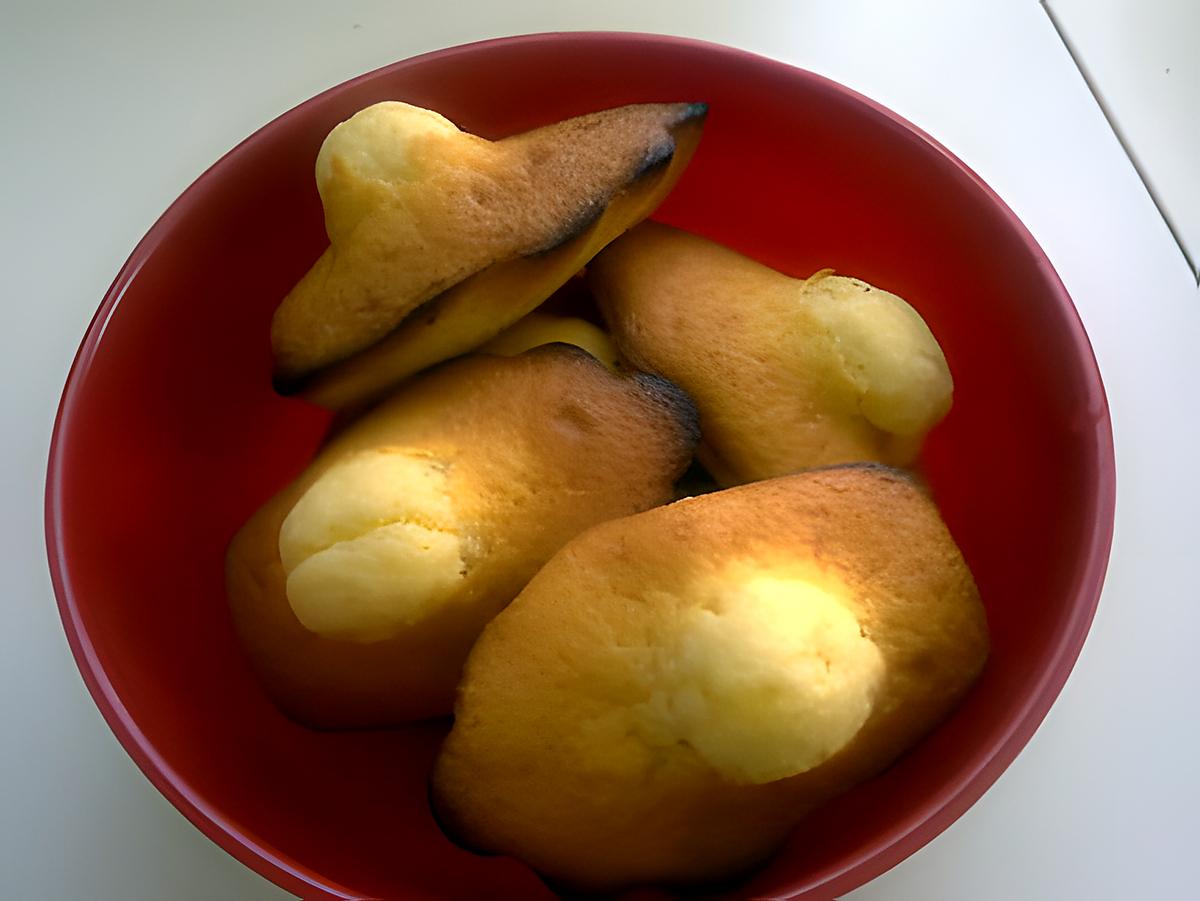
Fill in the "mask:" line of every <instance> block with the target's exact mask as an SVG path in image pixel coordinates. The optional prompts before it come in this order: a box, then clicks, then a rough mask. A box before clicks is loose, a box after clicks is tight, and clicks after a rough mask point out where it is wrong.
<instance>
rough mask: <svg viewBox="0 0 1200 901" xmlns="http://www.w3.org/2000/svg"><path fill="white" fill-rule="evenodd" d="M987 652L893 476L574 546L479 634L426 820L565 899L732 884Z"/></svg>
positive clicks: (953, 567) (732, 501)
mask: <svg viewBox="0 0 1200 901" xmlns="http://www.w3.org/2000/svg"><path fill="white" fill-rule="evenodd" d="M986 655H987V628H986V622H985V618H984V612H983V608H982V606H981V605H980V602H979V596H978V593H977V591H976V588H975V583H974V581H973V580H972V578H971V573H970V572H969V570H968V569H967V566H966V564H965V563H964V562H963V559H962V556H961V554H960V553H959V551H958V548H957V547H956V546H955V544H954V541H953V540H952V538H951V537H950V534H949V532H948V531H947V530H946V527H945V525H944V524H943V522H942V520H941V517H940V516H939V515H938V512H937V509H936V507H935V506H934V504H933V503H932V501H931V500H930V499H929V498H928V497H927V496H926V495H925V493H924V492H923V491H922V490H920V489H919V488H918V487H917V486H916V485H914V484H913V482H912V481H910V479H909V478H908V477H907V476H905V475H903V474H902V473H900V472H898V471H896V470H890V469H887V468H886V467H882V466H878V465H873V464H860V465H857V466H846V467H836V468H832V469H826V470H815V471H811V472H808V473H803V474H800V475H793V476H786V477H783V478H779V479H773V480H770V481H765V482H759V483H756V484H753V485H747V486H744V487H741V488H733V489H728V490H725V491H721V492H717V493H714V494H708V495H704V496H702V497H696V498H691V499H688V500H683V501H680V502H678V503H675V504H671V505H670V506H666V507H660V508H657V509H654V510H650V511H649V512H646V513H641V514H638V515H635V516H631V517H628V518H626V519H622V520H615V521H612V522H607V523H604V524H602V525H598V526H596V527H594V528H592V529H590V530H588V531H587V532H584V533H583V534H581V535H580V536H578V537H577V538H575V539H574V540H572V541H571V542H569V543H568V544H567V545H566V546H565V547H563V549H562V550H561V551H559V552H558V553H557V554H556V555H555V556H554V557H553V558H552V559H551V560H550V562H549V563H547V564H546V565H545V566H544V567H543V568H542V570H541V571H540V572H539V573H538V574H537V575H536V576H535V577H534V578H533V580H532V581H531V582H530V583H529V584H528V585H527V586H526V588H525V590H524V591H523V592H521V594H520V596H519V597H518V598H517V599H516V601H514V602H513V603H512V604H511V605H510V606H509V607H508V608H507V609H506V610H505V611H504V612H503V613H501V614H500V615H499V616H498V617H496V619H494V620H493V621H492V623H491V624H490V625H489V626H488V627H487V629H486V630H485V631H484V633H483V635H482V637H481V638H480V639H479V641H478V642H477V643H476V645H475V648H474V650H473V651H472V652H471V655H470V658H469V659H468V661H467V665H466V668H465V670H464V673H463V680H462V684H461V686H460V688H459V694H458V700H457V704H456V708H455V724H454V729H453V731H452V732H451V733H450V736H449V738H448V739H447V741H446V743H445V746H444V747H443V749H442V753H441V756H440V757H439V759H438V762H437V765H436V769H435V774H434V779H433V794H432V798H433V803H434V808H435V811H436V812H437V814H438V816H439V819H440V821H441V822H442V823H443V824H444V825H445V827H446V829H447V831H448V832H449V833H450V834H451V835H452V836H453V837H455V838H456V839H458V840H459V841H461V842H463V843H464V844H466V845H467V846H468V847H472V848H475V849H478V850H483V851H491V852H500V853H505V854H512V855H515V856H516V857H519V858H521V859H522V860H525V861H526V862H528V863H529V864H530V865H532V866H533V867H534V868H536V869H537V870H538V871H539V872H541V873H542V874H543V875H544V876H545V877H546V878H547V879H549V880H551V881H552V883H553V884H555V885H558V886H562V887H564V888H567V889H570V890H574V891H582V892H608V891H615V890H618V889H620V888H623V887H626V886H630V885H637V884H644V883H649V884H667V885H683V884H694V883H698V882H706V881H710V880H716V879H720V878H723V877H728V876H731V875H735V874H738V873H739V872H741V871H743V870H745V869H746V868H748V867H749V866H752V865H753V864H755V863H757V862H759V861H760V860H762V859H763V858H764V857H765V856H767V855H768V854H770V853H771V852H772V850H773V849H775V848H776V847H777V846H778V845H779V843H780V842H781V841H782V840H783V838H784V836H785V835H786V833H787V832H788V830H789V829H790V828H791V827H792V826H793V825H794V824H795V823H796V822H797V821H798V820H799V819H800V818H801V817H802V816H803V815H804V814H805V813H807V812H808V811H810V810H811V809H812V808H813V807H815V806H817V805H818V804H820V803H822V802H823V801H825V800H827V799H829V798H830V797H832V796H834V795H837V794H839V793H840V792H843V791H845V790H846V789H848V788H849V787H851V786H853V785H855V784H857V783H858V782H860V781H862V780H864V779H866V778H868V777H869V776H871V775H873V774H875V773H877V772H879V771H880V770H882V769H883V768H884V767H886V766H887V765H888V764H889V763H890V762H891V761H892V760H894V759H895V758H896V757H897V756H898V755H899V754H900V753H902V752H903V751H904V750H905V749H906V748H908V747H909V746H910V745H912V744H913V743H914V742H915V741H917V740H918V739H919V738H920V737H921V736H922V735H924V734H925V733H926V732H927V731H928V730H929V729H930V728H932V727H933V726H934V725H935V724H936V723H938V722H939V721H940V720H941V719H942V718H944V717H945V716H946V715H947V714H948V713H949V712H950V711H951V710H952V709H953V707H954V706H955V704H956V703H957V702H958V700H959V699H960V698H961V697H962V695H963V694H964V692H965V691H966V690H967V688H968V687H969V686H970V685H971V683H972V681H973V680H974V679H975V677H976V676H977V675H978V673H979V671H980V669H981V668H982V666H983V663H984V659H985V657H986Z"/></svg>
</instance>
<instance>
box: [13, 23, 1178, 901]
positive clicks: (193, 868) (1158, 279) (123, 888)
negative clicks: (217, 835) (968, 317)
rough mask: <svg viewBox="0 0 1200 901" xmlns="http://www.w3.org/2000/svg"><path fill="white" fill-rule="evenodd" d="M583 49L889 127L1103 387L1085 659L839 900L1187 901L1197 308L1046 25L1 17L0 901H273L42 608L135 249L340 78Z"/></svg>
mask: <svg viewBox="0 0 1200 901" xmlns="http://www.w3.org/2000/svg"><path fill="white" fill-rule="evenodd" d="M419 7H426V9H424V10H422V9H420V8H419ZM901 7H903V9H901ZM587 28H604V29H625V30H641V31H656V32H665V33H675V34H685V35H689V36H693V37H700V38H706V39H710V40H715V41H720V42H723V43H727V44H732V45H735V46H740V47H743V48H746V49H750V50H754V51H757V52H760V53H764V54H767V55H770V56H774V57H777V58H780V59H784V60H787V61H789V62H793V63H795V64H798V65H801V66H804V67H806V68H809V69H813V70H815V71H817V72H821V73H823V74H826V75H829V76H831V77H833V78H835V79H837V80H839V81H842V82H843V83H845V84H848V85H850V86H851V87H853V88H856V89H857V90H860V91H862V92H864V93H866V94H868V95H870V96H872V97H874V98H876V99H877V100H879V101H881V102H883V103H885V104H887V105H888V106H891V107H892V108H893V109H895V110H896V111H898V112H899V113H901V114H902V115H904V116H907V117H908V118H909V119H911V120H912V121H914V122H915V123H916V124H918V125H919V126H921V127H922V128H924V129H926V130H927V131H929V132H930V133H932V134H933V135H934V136H936V137H937V138H938V139H940V140H941V141H942V142H943V143H945V144H946V145H948V146H949V147H950V148H951V149H952V150H953V151H955V152H956V153H957V154H958V155H959V156H961V157H962V158H963V159H964V160H965V161H966V162H967V163H968V164H969V165H970V166H972V167H973V168H974V169H975V170H976V171H977V172H978V173H979V174H980V175H981V176H982V177H983V178H984V179H985V180H986V181H988V182H989V183H990V184H991V185H992V186H993V187H994V188H995V189H996V190H997V191H998V192H999V194H1000V195H1001V196H1002V197H1004V198H1005V199H1006V200H1007V201H1008V203H1009V204H1010V205H1011V206H1012V207H1013V208H1014V210H1015V211H1016V212H1017V214H1018V215H1019V216H1020V217H1021V218H1022V219H1023V220H1024V221H1025V223H1026V224H1027V225H1028V226H1029V228H1030V229H1031V230H1032V232H1033V234H1034V235H1035V236H1036V237H1037V239H1038V240H1039V241H1040V242H1041V243H1042V245H1043V247H1045V249H1046V251H1047V253H1048V254H1049V256H1050V258H1051V260H1052V261H1053V262H1054V264H1055V266H1056V267H1057V268H1058V271H1059V273H1060V274H1061V276H1062V278H1063V280H1064V282H1065V283H1066V285H1067V288H1068V289H1069V290H1070V292H1071V294H1072V296H1073V297H1074V299H1075V302H1076V304H1077V306H1078V307H1079V310H1080V313H1081V314H1082V317H1083V320H1084V323H1085V325H1086V327H1087V329H1088V331H1089V333H1090V335H1091V338H1092V341H1093V344H1094V345H1095V349H1096V353H1097V356H1098V358H1099V361H1100V365H1101V368H1102V370H1103V373H1104V377H1105V380H1106V383H1107V388H1108V393H1109V399H1110V402H1111V405H1112V414H1113V421H1114V427H1115V433H1116V448H1117V458H1118V473H1119V484H1118V508H1117V532H1116V541H1115V545H1114V548H1113V555H1112V562H1111V566H1110V568H1109V575H1108V583H1107V587H1106V588H1105V592H1104V596H1103V600H1102V602H1101V605H1100V611H1099V614H1098V616H1097V618H1096V622H1095V626H1094V628H1093V630H1092V634H1091V637H1090V638H1089V639H1088V643H1087V645H1086V647H1085V648H1084V651H1083V655H1082V657H1081V658H1080V661H1079V664H1078V666H1077V667H1076V670H1075V672H1074V674H1073V675H1072V677H1071V679H1070V681H1069V682H1068V684H1067V686H1066V689H1065V690H1064V692H1063V693H1062V696H1061V697H1060V699H1059V701H1058V703H1057V704H1056V705H1055V707H1054V709H1053V711H1052V712H1051V713H1050V716H1049V717H1048V718H1047V720H1046V722H1045V724H1044V725H1043V726H1042V728H1041V730H1040V731H1039V732H1038V733H1037V735H1036V736H1035V737H1034V739H1033V741H1032V742H1031V743H1030V744H1029V746H1028V747H1027V749H1026V750H1025V751H1024V752H1023V753H1022V754H1021V756H1020V757H1019V758H1018V760H1017V761H1016V762H1015V763H1014V764H1013V766H1012V767H1011V768H1010V769H1009V770H1008V772H1007V773H1006V774H1005V775H1004V776H1003V777H1002V778H1001V779H1000V780H999V782H998V783H997V784H996V785H995V787H994V788H993V789H992V790H991V791H989V792H988V793H987V795H986V796H985V797H984V798H983V799H982V800H981V801H980V802H979V803H978V804H976V805H975V806H974V807H973V808H972V809H971V810H970V811H969V812H968V813H967V814H966V815H965V816H964V817H963V818H962V819H961V820H960V821H959V822H957V823H956V824H955V825H953V826H952V827H951V828H950V829H949V830H948V831H947V832H945V833H944V834H943V835H942V836H941V837H939V838H938V839H936V840H935V841H934V842H933V843H932V844H930V845H929V846H928V847H926V848H925V849H924V850H922V851H921V852H919V853H918V854H916V855H915V856H914V857H912V858H910V859H909V860H907V861H905V862H904V863H902V864H901V865H899V866H898V867H896V868H895V869H894V870H892V871H891V872H889V873H888V874H886V875H884V876H883V877H881V878H880V879H878V880H876V881H875V882H873V883H871V884H870V885H868V886H866V887H864V888H862V889H860V890H859V891H857V892H855V893H853V895H852V897H853V898H855V899H858V901H870V899H921V901H929V899H960V898H972V899H979V901H990V899H995V901H1001V899H1003V901H1009V899H1014V898H1022V899H1043V898H1044V899H1071V898H1104V899H1107V898H1113V899H1124V898H1135V897H1147V898H1148V897H1157V898H1183V897H1197V896H1198V895H1200V887H1198V886H1197V885H1196V883H1195V880H1193V879H1192V878H1190V877H1189V869H1190V864H1191V857H1192V855H1193V854H1194V849H1195V845H1196V840H1197V838H1198V837H1200V828H1198V826H1197V822H1198V821H1197V814H1196V811H1197V810H1200V776H1198V772H1200V764H1198V763H1197V760H1196V753H1195V747H1196V745H1197V741H1198V739H1200V729H1198V727H1197V716H1196V714H1197V704H1196V700H1195V689H1196V688H1197V687H1198V680H1197V678H1196V675H1195V668H1194V666H1193V665H1192V658H1193V648H1194V643H1195V640H1196V635H1197V634H1200V606H1198V604H1197V601H1198V600H1200V598H1198V597H1197V594H1198V593H1197V590H1196V588H1195V585H1194V580H1193V578H1192V570H1193V568H1194V566H1195V562H1196V559H1197V556H1198V555H1200V554H1198V548H1197V539H1198V538H1200V527H1198V526H1197V517H1196V512H1195V511H1196V509H1197V508H1200V475H1198V473H1200V468H1197V466H1196V465H1195V462H1194V461H1195V457H1196V455H1197V449H1198V448H1200V426H1198V421H1197V404H1196V398H1197V397H1198V396H1200V363H1198V362H1197V354H1196V345H1197V343H1198V342H1200V295H1198V292H1197V287H1196V282H1195V278H1194V277H1193V275H1192V273H1191V272H1190V271H1189V270H1188V268H1187V266H1186V265H1185V263H1184V260H1183V258H1182V256H1181V255H1180V253H1179V251H1178V249H1177V248H1176V247H1175V245H1174V243H1173V241H1172V240H1171V238H1170V235H1169V234H1168V231H1167V229H1166V226H1165V225H1164V223H1163V221H1162V219H1161V218H1160V217H1159V215H1158V213H1157V211H1156V210H1155V207H1154V205H1153V204H1152V202H1151V199H1150V197H1149V196H1148V194H1147V193H1146V192H1145V190H1144V189H1143V187H1142V185H1141V183H1140V181H1139V179H1138V177H1137V175H1136V173H1135V172H1134V170H1133V168H1132V167H1131V165H1130V163H1129V161H1128V160H1127V158H1126V157H1125V155H1124V154H1123V152H1122V150H1121V148H1120V146H1119V145H1118V142H1117V141H1116V139H1115V138H1114V136H1113V134H1112V132H1111V131H1110V129H1109V127H1108V125H1107V124H1106V122H1105V120H1104V119H1103V117H1102V115H1101V113H1100V111H1099V109H1098V108H1097V106H1096V104H1095V102H1094V101H1093V99H1092V97H1091V96H1090V94H1089V92H1088V90H1087V89H1086V87H1085V85H1084V83H1083V82H1082V80H1081V78H1080V77H1079V75H1078V73H1077V71H1076V69H1075V68H1074V65H1073V64H1072V62H1071V60H1070V58H1069V57H1068V56H1067V54H1066V53H1065V51H1064V50H1063V47H1062V44H1061V42H1060V40H1059V38H1058V36H1057V35H1056V34H1055V32H1054V31H1053V29H1052V28H1051V27H1050V25H1049V23H1048V20H1047V18H1046V16H1045V13H1044V11H1043V10H1042V9H1041V7H1040V6H1039V5H1038V4H1037V3H1036V2H1034V0H1007V2H1000V0H997V2H971V3H966V2H944V3H904V4H900V3H890V2H886V0H876V2H873V3H868V2H834V0H828V2H819V3H818V2H810V3H794V2H784V0H774V2H758V3H754V2H742V3H716V2H700V0H691V2H686V0H671V2H658V3H652V2H647V0H608V2H606V3H603V4H598V3H594V2H592V3H574V2H568V0H511V2H508V3H495V4H493V3H490V2H487V0H473V2H462V3H459V4H449V3H431V4H426V3H421V4H418V3H411V2H409V3H406V2H397V0H389V2H382V0H349V2H345V3H322V4H316V3H300V2H286V0H263V2H257V3H247V4H245V8H243V4H242V3H239V2H232V0H207V2H203V3H201V2H189V3H176V4H170V3H162V2H136V0H113V2H109V3H106V4H89V3H83V2H79V3H68V2H62V0H54V2H40V3H38V2H27V3H25V2H20V0H18V2H17V3H16V5H15V6H14V5H13V0H3V2H2V4H0V135H2V140H0V211H2V215H0V230H2V231H0V262H2V263H3V266H2V269H0V272H2V273H3V285H4V289H5V290H4V294H3V302H4V311H5V314H6V320H7V321H6V323H5V328H4V329H3V330H0V336H2V337H0V340H2V341H3V353H0V386H2V387H0V392H2V394H0V396H2V397H3V409H2V411H0V412H2V415H3V423H4V440H3V443H2V445H0V446H2V447H3V451H2V453H3V466H0V491H2V492H3V494H2V496H0V509H2V510H3V518H2V519H0V528H2V529H3V533H2V538H3V540H2V541H0V548H2V550H0V553H2V554H3V558H4V567H3V571H4V573H5V591H4V597H3V600H2V601H0V604H2V605H3V607H2V609H3V614H4V623H5V628H4V629H3V631H2V632H0V723H3V728H4V732H3V740H0V897H5V898H23V899H82V898H87V899H95V901H108V899H122V901H129V899H133V901H139V899H258V898H262V899H266V898H279V897H283V895H282V893H281V892H280V891H279V890H278V889H276V888H274V887H273V886H271V885H269V884H268V883H267V882H265V881H264V880H262V879H261V878H259V877H258V876H257V875H255V874H253V873H252V872H250V871H249V870H247V869H245V868H243V867H242V866H241V865H240V864H238V863H237V862H235V861H234V860H233V859H232V858H230V857H228V856H226V855H225V854H224V852H222V851H220V850H219V849H218V848H217V847H216V846H215V845H213V844H211V843H210V842H209V841H208V840H207V839H205V838H204V837H203V836H201V834H200V833H199V832H197V831H196V830H195V829H194V828H193V827H192V826H191V825H190V824H188V823H187V822H186V821H185V820H184V819H183V817H182V816H180V815H179V814H178V813H176V812H175V810H174V809H173V808H171V806H170V805H169V804H168V803H167V802H166V801H165V800H164V799H162V798H161V797H160V796H159V795H158V794H157V793H156V792H155V790H154V789H153V788H151V787H150V785H149V783H147V782H146V781H145V780H144V779H143V778H142V776H141V774H140V773H139V772H138V770H137V769H136V768H135V767H134V765H133V764H132V762H130V760H129V759H128V758H127V757H126V756H125V754H124V752H123V751H122V750H121V749H120V747H119V746H118V745H117V743H116V741H115V740H114V738H113V737H112V735H111V734H110V733H109V731H108V728H107V727H106V725H105V724H104V722H103V721H102V719H101V718H100V715H99V713H98V712H97V711H96V709H95V708H94V707H93V705H92V703H91V701H90V699H89V697H88V695H87V693H86V691H85V689H84V687H83V683H82V681H81V679H80V677H79V675H78V673H77V672H76V670H75V667H74V663H73V661H72V660H71V657H70V654H69V652H68V650H67V644H66V641H65V639H64V637H63V634H62V630H61V627H60V625H59V621H58V615H57V612H56V609H55V606H54V603H53V598H52V594H51V590H50V582H49V577H48V575H47V568H46V564H45V549H44V544H43V539H42V519H41V517H42V503H41V498H42V488H43V480H44V476H45V459H46V452H47V447H48V442H49V435H50V428H51V423H52V420H53V416H54V410H55V406H56V403H57V398H58V394H59V391H60V389H61V387H62V382H63V379H64V378H65V375H66V371H67V367H68V365H69V363H70V360H71V358H72V355H73V354H74V351H75V347H76V344H77V342H78V340H79V338H80V336H81V335H82V333H83V330H84V328H85V326H86V324H87V322H88V320H89V318H90V317H91V315H92V312H93V310H94V309H95V307H96V305H97V303H98V302H99V300H100V297H101V295H102V294H103V292H104V290H105V289H106V288H107V286H108V283H109V281H110V280H111V279H112V277H113V275H114V274H115V273H116V271H117V269H118V267H119V266H120V265H121V263H122V261H123V260H124V259H125V257H126V255H127V254H128V253H129V251H130V250H131V249H132V247H133V246H134V244H135V243H136V242H137V240H138V238H139V237H140V236H141V235H142V234H143V233H144V232H145V230H146V229H147V228H148V227H149V226H150V225H151V223H152V222H153V221H154V219H155V218H156V217H157V216H158V214H159V213H160V212H161V211H162V210H163V209H164V208H165V207H166V206H167V205H168V204H169V203H170V201H171V200H172V199H173V198H174V197H175V196H176V195H177V194H178V193H179V192H180V191H181V190H182V189H183V188H184V187H186V186H187V184H188V183H189V182H190V181H191V180H192V179H193V178H195V176H197V175H198V174H199V173H200V172H201V171H202V170H203V169H204V168H205V167H207V166H208V165H209V164H210V163H211V162H213V161H214V160H215V159H216V158H217V157H218V156H220V155H221V154H222V153H223V152H225V151H226V150H227V149H228V148H230V147H231V146H233V144H235V143H236V142H237V141H238V140H240V139H241V138H242V137H244V136H245V135H247V134H248V133H250V132H251V131H252V130H254V129H255V128H257V127H258V126H260V125H262V124H263V123H265V122H267V121H268V120H269V119H271V118H273V117H274V116H275V115H277V114H278V113H280V112H282V111H284V110H286V109H287V108H289V107H291V106H292V105H294V104H296V103H298V102H300V101H302V100H304V99H305V98H307V97H309V96H310V95H312V94H313V93H315V92H317V91H319V90H321V89H323V88H325V87H327V86H329V85H332V84H335V83H337V82H339V81H342V80H343V79H345V78H348V77H350V76H353V75H356V74H358V73H360V72H363V71H366V70H368V69H371V68H374V67H377V66H380V65H383V64H386V63H388V62H391V61H393V60H396V59H400V58H403V57H406V56H410V55H413V54H415V53H418V52H421V51H425V50H430V49H434V48H437V47H441V46H446V45H451V44H457V43H462V42H465V41H469V40H474V39H479V38H484V37H492V36H498V35H504V34H516V33H521V32H531V31H547V30H556V29H587Z"/></svg>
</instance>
